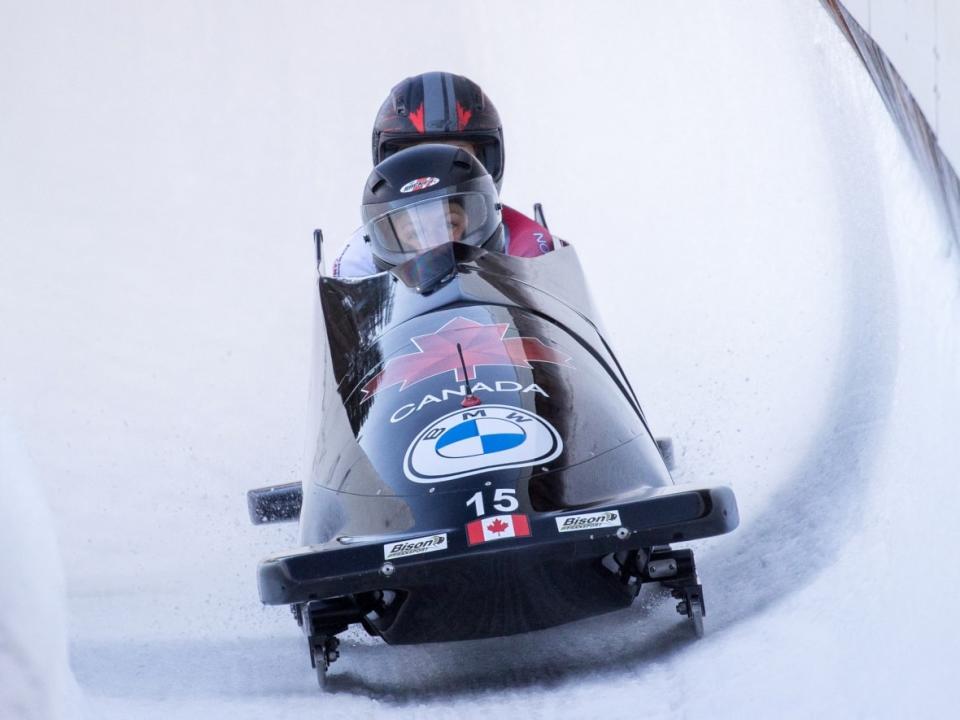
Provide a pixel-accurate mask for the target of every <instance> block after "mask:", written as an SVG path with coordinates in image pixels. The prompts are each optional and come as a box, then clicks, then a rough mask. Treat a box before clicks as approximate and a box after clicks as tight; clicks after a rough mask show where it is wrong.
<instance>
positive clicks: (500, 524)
mask: <svg viewBox="0 0 960 720" xmlns="http://www.w3.org/2000/svg"><path fill="white" fill-rule="evenodd" d="M508 527H510V526H509V525H507V524H506V523H505V522H504V521H503V520H501V519H500V518H497V519H496V520H494V521H493V522H492V523H490V524H489V525H487V530H489V531H490V532H492V533H496V534H497V535H499V534H500V533H502V532H503V531H504V530H506V529H507V528H508Z"/></svg>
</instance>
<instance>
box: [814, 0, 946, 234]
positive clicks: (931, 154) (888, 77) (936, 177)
mask: <svg viewBox="0 0 960 720" xmlns="http://www.w3.org/2000/svg"><path fill="white" fill-rule="evenodd" d="M823 4H824V6H825V7H826V8H827V10H828V11H829V12H830V13H831V15H832V16H833V17H834V19H835V20H836V21H837V24H838V25H839V26H840V29H841V30H843V32H844V34H845V35H846V36H847V39H848V40H849V41H850V43H851V44H852V45H853V47H854V49H855V50H856V51H857V54H858V55H859V57H860V59H861V60H862V61H863V64H864V65H865V66H866V67H867V71H868V72H869V73H870V77H871V78H872V79H873V81H874V83H875V84H876V86H877V90H879V92H880V95H881V97H882V98H883V101H884V103H885V104H886V106H887V109H888V110H889V111H890V114H891V115H892V116H893V118H894V121H895V122H896V123H897V126H898V127H899V128H900V131H901V132H902V133H903V136H904V137H905V138H906V140H907V144H908V145H909V146H910V149H911V151H912V152H913V154H914V157H915V158H916V159H917V162H918V163H919V164H920V166H921V169H922V170H923V172H924V174H925V175H926V177H927V180H928V182H930V184H931V186H932V188H933V190H934V193H935V194H936V195H937V196H939V198H940V201H941V203H942V204H943V208H944V212H945V213H946V214H947V217H948V218H949V221H950V226H951V228H952V230H953V235H954V237H955V238H956V239H957V240H958V241H960V181H958V179H957V174H956V172H955V171H954V169H953V167H952V166H951V163H950V160H949V159H948V157H947V154H946V153H945V152H944V149H943V148H942V147H941V141H940V140H939V139H938V137H937V135H938V134H943V136H944V137H945V138H947V141H946V142H944V147H947V148H948V150H947V152H950V150H949V147H950V146H949V145H948V144H947V143H948V142H953V143H955V145H954V146H953V147H954V149H953V153H954V155H953V156H954V158H956V157H957V152H958V150H960V147H958V146H960V137H958V135H960V126H955V125H954V124H952V123H949V122H947V123H944V124H942V125H941V126H940V127H936V125H940V124H939V123H938V115H939V112H938V110H939V103H940V91H939V84H938V81H937V79H936V78H935V80H934V84H933V87H932V96H931V97H928V98H927V101H926V103H924V102H923V97H924V93H925V91H927V90H929V89H930V88H927V87H926V86H925V85H924V84H922V78H925V77H926V76H927V74H928V73H927V72H925V71H922V70H917V69H915V66H914V65H908V67H909V68H911V70H912V75H913V77H914V78H915V79H916V81H917V84H918V87H919V88H920V94H919V95H915V94H914V92H911V88H909V87H907V82H906V80H905V79H904V77H903V76H901V74H900V73H899V72H898V71H897V69H896V68H895V67H894V64H893V62H892V61H891V59H890V57H889V56H888V55H887V54H886V53H885V52H884V51H883V49H882V48H881V47H880V45H879V44H878V43H877V41H876V40H874V38H872V37H871V36H870V34H869V33H868V32H867V31H865V30H864V29H863V27H862V26H861V24H860V23H858V22H857V20H856V19H854V17H853V15H852V14H851V13H850V12H849V11H848V10H847V8H846V7H844V5H843V4H842V3H840V2H839V0H823ZM860 5H862V3H860ZM949 7H950V6H947V7H945V8H944V11H945V12H947V15H948V17H951V18H955V19H956V21H957V22H956V24H957V25H958V28H960V10H958V9H957V7H956V6H952V10H950V9H949ZM864 9H865V10H866V14H867V17H868V18H872V13H871V9H872V4H871V3H868V4H867V5H866V7H865V8H863V7H861V19H862V15H863V11H864ZM917 12H920V10H918V11H916V12H910V11H909V10H903V9H902V10H901V13H900V15H901V19H902V18H907V17H915V16H916V14H917ZM932 12H933V13H934V15H936V14H937V12H938V6H937V4H936V3H934V7H933V10H932ZM888 19H889V16H888ZM934 27H935V28H936V25H935V24H934ZM889 34H890V35H891V36H892V31H890V32H889ZM904 37H905V38H906V37H909V36H908V35H907V34H906V33H905V34H904ZM891 40H893V37H891ZM933 42H934V45H933V48H932V50H933V52H932V53H931V57H933V58H934V59H936V56H938V52H939V51H938V49H937V48H938V46H937V44H936V43H937V37H936V36H934V38H933ZM951 42H953V43H954V44H956V43H957V42H960V39H957V38H952V39H951ZM895 47H897V48H898V49H899V50H901V55H902V54H903V52H902V50H903V49H902V47H901V46H899V45H895ZM958 64H960V63H958ZM934 72H936V71H934ZM909 79H910V77H909V76H908V77H907V80H909ZM954 85H955V84H948V85H947V87H948V88H949V90H948V96H949V98H950V100H951V101H953V100H955V99H957V98H956V93H957V89H956V87H954ZM916 90H917V88H914V91H916ZM918 98H919V102H918ZM924 106H925V107H926V109H927V112H928V113H929V112H930V111H931V110H932V111H933V113H934V123H935V126H931V124H930V122H929V121H928V118H927V116H926V115H925V114H924ZM948 107H951V108H952V105H948ZM958 114H960V113H958ZM949 117H950V115H948V118H949Z"/></svg>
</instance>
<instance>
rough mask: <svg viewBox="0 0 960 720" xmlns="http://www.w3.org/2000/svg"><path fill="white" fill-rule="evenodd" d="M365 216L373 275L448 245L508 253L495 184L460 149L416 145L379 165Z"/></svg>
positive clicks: (366, 192)
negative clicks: (457, 243) (451, 243)
mask: <svg viewBox="0 0 960 720" xmlns="http://www.w3.org/2000/svg"><path fill="white" fill-rule="evenodd" d="M361 214H362V216H363V227H362V228H361V232H362V235H363V244H364V246H365V248H367V252H368V253H369V254H370V256H371V258H372V265H373V272H377V271H383V270H388V269H390V268H392V267H394V266H396V265H399V264H401V263H403V262H406V261H407V260H410V259H411V258H414V257H416V256H417V255H419V254H420V253H422V252H425V251H427V250H430V249H431V248H435V247H439V246H440V245H444V244H446V243H448V242H460V243H466V244H468V245H476V246H477V247H483V248H486V249H488V250H494V251H496V252H503V250H504V247H505V231H504V227H503V218H502V214H501V206H500V198H499V195H498V193H497V187H496V185H495V184H494V182H493V178H492V177H490V173H488V172H487V170H486V168H485V167H484V166H483V165H481V164H480V161H479V160H478V159H477V158H476V157H475V156H474V155H473V154H471V153H470V152H468V151H467V150H464V149H463V148H459V147H456V146H454V145H441V144H436V143H425V144H423V145H416V146H414V147H411V148H407V149H405V150H401V151H400V152H397V153H394V154H393V155H391V156H390V157H388V158H387V159H386V160H384V161H383V162H381V163H379V164H378V165H377V166H376V167H375V168H374V169H373V172H371V173H370V177H369V178H368V179H367V184H366V187H365V188H364V193H363V205H362V209H361Z"/></svg>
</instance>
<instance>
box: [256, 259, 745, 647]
mask: <svg viewBox="0 0 960 720" xmlns="http://www.w3.org/2000/svg"><path fill="white" fill-rule="evenodd" d="M317 303H318V312H317V313H316V328H315V331H316V337H315V354H314V359H315V362H314V371H315V376H314V379H313V390H312V393H311V398H312V399H311V413H312V425H311V428H310V431H309V442H310V449H309V452H308V457H307V463H306V464H307V467H308V470H307V474H306V477H305V479H304V481H303V483H302V507H301V508H300V513H299V522H300V542H301V547H299V548H296V549H294V550H291V551H289V552H285V553H281V554H278V555H276V556H273V557H270V558H267V559H266V560H264V561H263V562H262V563H261V566H260V570H259V585H260V595H261V599H262V600H263V601H264V602H265V603H270V604H289V605H291V606H293V607H294V608H295V611H296V613H297V615H298V618H299V619H300V621H301V623H302V624H304V627H305V629H306V631H307V633H308V635H311V636H316V637H325V636H331V635H332V634H335V632H336V631H338V630H337V629H338V628H339V629H342V628H343V627H344V626H346V625H348V624H350V623H352V622H359V623H362V624H363V626H364V627H365V628H366V629H367V630H368V631H369V632H371V633H373V634H377V635H380V636H381V637H383V638H384V639H385V640H386V641H387V642H390V643H411V642H430V641H446V640H462V639H468V638H478V637H489V636H502V635H510V634H513V633H517V632H524V631H528V630H533V629H539V628H544V627H549V626H552V625H557V624H561V623H565V622H569V621H571V620H576V619H579V618H583V617H587V616H590V615H595V614H599V613H603V612H608V611H610V610H614V609H617V608H620V607H624V606H626V605H629V604H630V603H631V601H632V600H633V598H634V597H635V596H636V594H637V589H638V588H639V586H640V584H641V583H643V582H648V581H653V580H657V579H658V577H657V573H658V572H660V570H659V569H658V568H659V567H660V566H654V569H653V571H652V572H651V570H650V567H649V566H650V564H651V562H653V563H655V562H656V561H657V558H660V559H661V560H663V558H667V557H668V555H669V551H670V548H669V545H671V544H673V543H676V542H680V541H685V540H691V539H696V538H699V537H706V536H710V535H717V534H721V533H724V532H728V531H730V530H732V529H733V528H734V527H736V525H737V522H738V517H737V509H736V502H735V500H734V498H733V494H732V492H731V491H730V490H729V489H727V488H722V487H721V488H698V487H678V486H675V485H674V484H673V482H672V480H671V477H670V474H669V471H668V469H667V466H666V464H665V462H664V458H663V457H662V456H661V451H660V448H659V447H658V444H657V442H656V441H655V439H654V437H653V435H652V434H651V432H650V429H649V428H648V427H647V423H646V420H645V418H644V415H643V412H642V410H641V407H640V404H639V402H638V401H637V398H636V397H635V395H634V392H633V390H632V388H631V386H630V383H629V382H628V380H627V378H626V376H625V375H624V372H623V370H622V368H621V366H620V364H619V363H618V361H617V359H616V357H615V356H614V355H613V353H612V351H611V349H610V347H609V346H608V344H607V340H606V338H605V335H604V332H603V330H602V327H601V325H600V324H599V322H598V320H597V317H596V313H595V312H594V309H593V307H592V304H591V302H590V299H589V296H588V293H587V291H586V286H585V282H584V278H583V275H582V272H581V270H580V265H579V262H578V260H577V258H576V254H575V251H574V250H573V248H571V247H564V248H560V249H558V250H557V251H555V252H553V253H550V254H548V255H545V256H543V257H539V258H535V259H526V258H514V257H508V256H505V255H501V254H498V253H492V252H486V251H483V250H480V249H477V248H473V247H470V246H466V245H460V244H457V243H451V244H449V245H445V246H443V247H441V248H437V249H435V250H433V251H431V252H429V253H427V254H425V255H423V256H421V257H420V258H417V259H416V260H414V261H411V262H410V263H407V264H406V265H404V266H400V267H399V268H397V269H395V270H394V271H391V272H385V273H381V274H378V275H373V276H370V277H369V278H361V279H356V280H351V279H334V278H328V277H321V278H320V280H319V286H318V294H317ZM261 519H268V518H265V517H263V518H261ZM658 553H659V555H658ZM664 553H667V554H664ZM665 562H666V561H665V560H663V562H662V563H661V565H662V566H663V567H667V565H666V564H664V563H665ZM684 562H685V561H681V562H680V563H679V564H680V565H681V566H683V565H684ZM673 563H674V568H673V573H672V574H670V572H667V575H666V576H665V577H668V578H674V579H675V580H677V581H678V582H679V581H680V580H683V582H686V584H687V585H691V584H693V583H695V573H693V570H692V556H691V560H690V563H691V565H690V567H689V568H687V567H685V566H684V567H681V568H680V569H678V567H677V560H676V558H674V560H673ZM684 573H686V574H685V575H684ZM684 578H686V579H685V580H684ZM687 581H689V582H687ZM681 584H682V583H681ZM696 587H697V588H699V586H698V585H697V586H696ZM678 597H679V595H678Z"/></svg>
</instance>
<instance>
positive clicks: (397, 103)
mask: <svg viewBox="0 0 960 720" xmlns="http://www.w3.org/2000/svg"><path fill="white" fill-rule="evenodd" d="M444 141H454V142H467V143H471V144H472V145H473V146H474V147H475V148H476V153H477V157H478V158H479V159H480V162H482V163H483V166H484V167H485V168H487V170H488V171H489V173H490V175H492V176H493V181H494V183H496V186H497V188H498V189H499V187H500V183H501V181H502V179H503V163H504V154H503V128H502V127H501V125H500V114H499V113H498V112H497V109H496V108H495V107H494V106H493V103H492V102H490V100H489V99H488V98H487V96H486V95H484V94H483V90H481V89H480V86H479V85H477V84H476V83H475V82H473V81H472V80H469V79H467V78H465V77H463V76H462V75H453V74H451V73H446V72H428V73H423V74H422V75H415V76H414V77H410V78H407V79H406V80H404V81H403V82H401V83H399V84H398V85H396V86H395V87H394V88H393V90H391V91H390V96H389V97H388V98H387V99H386V100H384V101H383V105H381V106H380V111H379V112H378V113H377V119H376V121H375V122H374V123H373V164H374V165H376V164H377V163H379V162H382V161H384V160H386V159H387V158H388V157H390V156H391V155H392V154H393V153H395V152H397V151H398V150H402V149H403V148H405V147H410V146H411V145H416V144H418V143H422V142H444Z"/></svg>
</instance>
